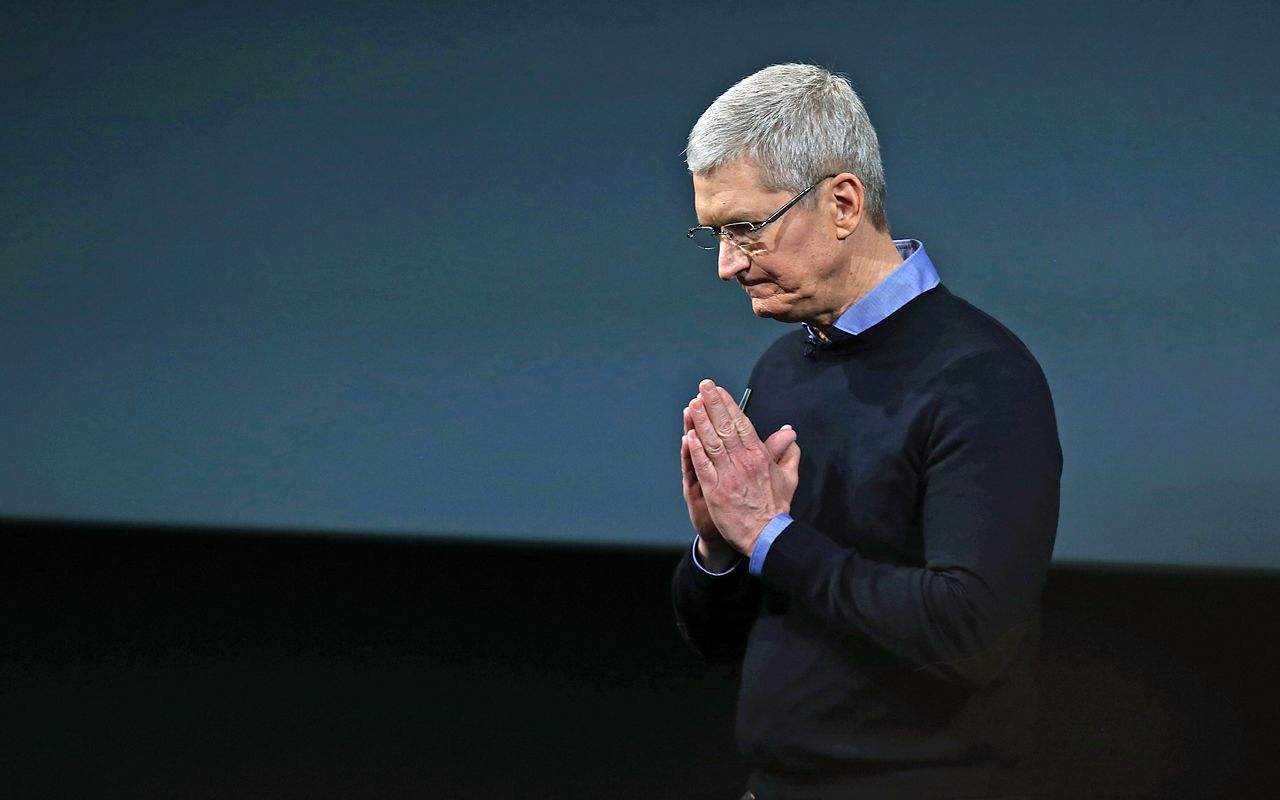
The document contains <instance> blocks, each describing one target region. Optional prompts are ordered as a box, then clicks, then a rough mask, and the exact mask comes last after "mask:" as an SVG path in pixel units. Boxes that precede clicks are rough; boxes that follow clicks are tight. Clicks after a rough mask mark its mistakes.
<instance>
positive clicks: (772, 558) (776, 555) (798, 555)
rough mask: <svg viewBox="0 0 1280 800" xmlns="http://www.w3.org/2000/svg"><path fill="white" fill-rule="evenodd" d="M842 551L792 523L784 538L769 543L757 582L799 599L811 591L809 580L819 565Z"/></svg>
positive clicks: (814, 531)
mask: <svg viewBox="0 0 1280 800" xmlns="http://www.w3.org/2000/svg"><path fill="white" fill-rule="evenodd" d="M844 550H845V548H842V547H841V546H840V545H838V544H836V543H835V542H833V541H831V540H830V539H828V538H827V537H826V536H824V535H823V534H822V533H821V532H819V531H818V530H817V529H816V528H814V527H812V526H810V525H807V524H805V523H804V522H801V521H800V520H795V521H793V522H792V523H791V524H790V525H788V526H787V535H786V536H779V537H777V538H776V539H774V540H773V544H772V545H771V546H770V547H769V561H768V563H766V564H763V565H762V569H761V572H760V580H762V581H764V584H765V585H766V586H768V587H770V588H772V589H777V590H779V591H781V592H783V593H785V594H786V595H787V596H789V597H799V596H801V595H803V594H805V593H806V592H809V591H810V590H812V589H813V576H814V575H816V574H817V573H818V572H819V571H820V567H819V564H820V563H821V562H822V561H825V560H826V559H828V558H833V557H836V556H839V555H840V554H841V553H842V552H844ZM753 556H754V554H753Z"/></svg>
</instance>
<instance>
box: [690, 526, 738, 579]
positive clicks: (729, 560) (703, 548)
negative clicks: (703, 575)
mask: <svg viewBox="0 0 1280 800" xmlns="http://www.w3.org/2000/svg"><path fill="white" fill-rule="evenodd" d="M697 550H698V561H699V562H700V563H701V564H702V566H703V567H705V568H706V569H707V570H709V571H711V572H724V571H725V570H727V569H729V568H730V567H732V566H733V565H734V564H736V563H737V562H738V559H739V558H741V557H742V555H741V554H740V553H739V552H738V551H737V550H734V549H733V548H732V547H730V546H729V543H728V542H726V541H725V540H723V539H704V538H703V537H702V536H701V535H699V536H698V544H697Z"/></svg>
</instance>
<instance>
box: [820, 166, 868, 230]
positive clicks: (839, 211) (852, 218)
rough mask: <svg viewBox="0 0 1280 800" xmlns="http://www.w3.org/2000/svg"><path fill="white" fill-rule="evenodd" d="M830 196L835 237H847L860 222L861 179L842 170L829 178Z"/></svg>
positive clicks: (864, 195)
mask: <svg viewBox="0 0 1280 800" xmlns="http://www.w3.org/2000/svg"><path fill="white" fill-rule="evenodd" d="M829 191H830V192H831V194H830V197H832V199H833V200H834V201H835V206H834V208H833V210H832V215H833V221H834V222H835V226H836V238H837V239H840V240H844V239H847V238H849V236H851V235H852V234H853V232H854V231H856V230H857V229H858V226H859V225H861V224H862V207H863V205H862V204H863V200H864V199H865V198H866V192H864V191H863V188H862V181H860V180H858V176H857V175H854V174H853V173H852V172H842V173H840V174H839V175H837V176H835V177H834V178H832V179H831V188H830V189H829Z"/></svg>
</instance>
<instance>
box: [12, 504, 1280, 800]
mask: <svg viewBox="0 0 1280 800" xmlns="http://www.w3.org/2000/svg"><path fill="white" fill-rule="evenodd" d="M0 543H2V544H3V547H4V553H5V556H6V557H5V560H4V562H3V565H0V625H2V626H3V631H4V637H3V640H0V796H3V797H6V798H23V799H24V800H25V798H45V797H50V798H63V797H166V798H168V797H174V798H178V797H180V798H201V797H210V798H212V797H237V798H239V797H247V798H253V797H263V798H277V797H308V798H329V797H332V798H350V797H387V798H400V797H405V798H408V797H447V798H459V799H461V798H468V799H469V798H475V800H490V799H491V798H525V797H549V798H583V799H584V800H586V799H587V798H604V797H608V798H617V799H618V800H629V799H630V798H635V800H650V799H651V798H697V799H698V800H703V799H704V798H705V799H706V800H715V799H716V798H722V799H723V800H737V798H738V796H739V795H740V793H741V789H742V785H743V780H744V775H743V765H742V764H741V762H740V760H739V757H738V756H737V753H736V751H735V750H734V747H733V744H732V724H733V706H734V694H735V691H736V678H737V676H736V673H735V671H734V669H733V668H732V667H729V666H716V665H708V664H706V663H704V662H702V661H701V660H700V659H699V658H698V657H696V656H695V655H694V654H693V653H692V652H691V651H689V650H688V649H687V648H686V646H685V644H684V643H683V642H682V641H681V640H680V638H679V635H678V634H677V633H676V630H675V625H674V621H673V616H672V612H671V601H670V589H669V580H670V573H671V569H672V567H673V566H674V564H675V562H676V559H677V557H678V556H677V554H675V553H662V552H655V551H652V550H648V549H638V548H618V547H609V548H602V547H601V548H590V547H583V546H576V547H568V546H564V545H530V544H527V543H525V544H518V543H505V544H503V543H487V544H481V543H476V542H474V541H466V540H458V541H452V542H448V541H444V540H433V541H432V540H422V539H387V538H382V537H368V536H365V537H351V536H329V537H319V536H316V537H299V536H296V535H291V536H281V535H273V534H271V533H269V532H265V531H258V532H253V533H252V535H243V534H230V533H218V532H210V531H198V530H173V529H156V530H147V531H139V530H135V529H132V528H111V527H107V528H103V527H86V526H69V525H10V526H7V527H6V528H5V529H4V531H3V534H2V538H0ZM1278 606H1280V581H1277V580H1276V578H1275V575H1274V573H1247V572H1241V571H1231V572H1212V571H1206V570H1198V571H1194V572H1193V571H1188V570H1168V569H1166V570H1156V569H1151V568H1133V567H1112V568H1109V569H1104V568H1099V567H1096V566H1091V567H1087V568H1085V567H1080V566H1071V565H1063V564H1059V565H1057V566H1056V567H1055V568H1054V569H1053V571H1052V572H1051V574H1050V578H1049V583H1048V586H1047V588H1046V591H1045V598H1044V610H1045V630H1044V639H1043V641H1042V645H1041V649H1040V656H1039V662H1038V664H1037V667H1036V671H1037V675H1038V678H1039V684H1040V690H1041V697H1042V700H1041V721H1040V725H1039V732H1038V739H1039V742H1038V744H1039V747H1038V750H1037V752H1036V754H1035V755H1034V756H1033V757H1032V758H1031V759H1029V760H1028V761H1027V762H1026V763H1025V764H1024V767H1023V770H1022V775H1021V777H1020V780H1021V784H1022V787H1023V788H1024V789H1026V790H1027V792H1028V794H1029V796H1031V797H1035V798H1046V799H1049V798H1051V799H1053V800H1057V799H1058V798H1061V799H1062V800H1066V799H1067V798H1114V799H1115V800H1126V799H1127V798H1152V799H1153V800H1154V799H1156V798H1160V799H1163V798H1237V797H1250V798H1252V797H1257V798H1263V797H1270V796H1271V795H1272V794H1274V791H1273V790H1274V787H1275V786H1276V781H1277V779H1280V764H1277V759H1276V745H1277V742H1278V741H1280V736H1278V734H1277V719H1280V692H1277V689H1276V680H1275V664H1276V663H1277V658H1278V657H1280V645H1278V644H1277V637H1276V635H1275V632H1276V623H1275V609H1276V608H1277V607H1278Z"/></svg>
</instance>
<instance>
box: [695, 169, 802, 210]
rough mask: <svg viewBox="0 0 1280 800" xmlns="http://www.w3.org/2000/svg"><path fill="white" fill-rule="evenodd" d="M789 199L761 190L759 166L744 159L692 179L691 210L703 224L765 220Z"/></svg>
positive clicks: (780, 193)
mask: <svg viewBox="0 0 1280 800" xmlns="http://www.w3.org/2000/svg"><path fill="white" fill-rule="evenodd" d="M780 196H781V197H782V200H778V198H779V197H780ZM788 197H789V195H787V194H786V192H769V191H765V190H764V189H762V188H761V186H760V169H759V167H757V166H756V165H755V163H754V162H752V161H751V160H749V159H746V158H740V159H738V160H737V161H732V162H730V163H728V164H724V165H721V166H719V167H716V168H715V169H711V170H708V171H707V172H703V173H699V174H697V175H694V176H693V207H694V210H695V211H696V212H697V214H698V222H700V223H702V224H703V225H723V224H725V223H727V222H742V221H744V220H746V221H755V220H760V219H764V218H765V217H767V216H769V215H770V214H772V213H773V212H774V211H775V210H776V207H777V206H778V205H779V204H780V203H784V202H786V200H787V198H788Z"/></svg>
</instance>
